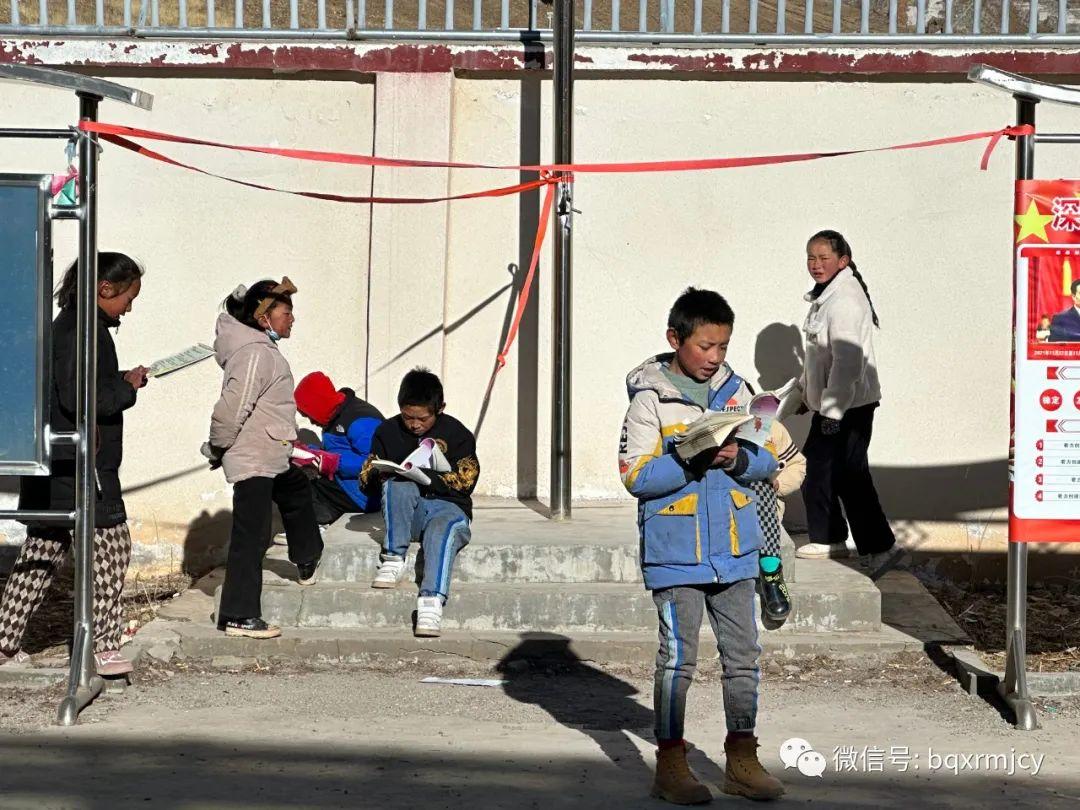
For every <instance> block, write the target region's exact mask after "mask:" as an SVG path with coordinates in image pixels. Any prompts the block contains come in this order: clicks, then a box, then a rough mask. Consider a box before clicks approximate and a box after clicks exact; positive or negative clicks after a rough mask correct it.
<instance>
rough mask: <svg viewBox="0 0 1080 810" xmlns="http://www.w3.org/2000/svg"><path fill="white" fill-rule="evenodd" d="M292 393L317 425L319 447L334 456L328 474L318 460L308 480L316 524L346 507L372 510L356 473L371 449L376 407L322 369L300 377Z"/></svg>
mask: <svg viewBox="0 0 1080 810" xmlns="http://www.w3.org/2000/svg"><path fill="white" fill-rule="evenodd" d="M295 398H296V410H297V411H299V412H300V413H301V414H303V415H304V416H306V417H307V418H308V419H309V420H310V421H312V422H314V423H315V424H316V425H318V426H319V427H321V428H322V447H321V448H319V449H321V450H323V451H324V452H326V453H330V454H332V455H333V456H336V458H337V467H336V469H334V471H333V473H332V474H327V470H326V468H325V465H321V464H320V465H319V466H318V467H317V469H316V470H315V472H317V473H318V474H317V475H316V476H315V477H314V478H312V480H311V500H312V502H313V503H314V505H315V519H316V520H317V521H318V522H319V525H320V526H328V525H330V524H331V523H333V522H334V521H335V520H337V519H338V518H339V517H341V516H342V515H344V514H345V513H346V512H374V511H375V510H376V509H378V508H379V500H378V495H377V494H376V496H375V497H369V496H368V494H367V493H366V492H364V490H363V489H361V488H360V481H359V477H360V470H362V469H363V467H364V463H365V462H366V461H367V458H368V456H369V455H371V440H372V437H373V435H374V434H375V430H376V429H377V428H378V427H379V425H381V424H382V422H383V415H382V414H381V413H379V409H378V408H376V407H375V406H374V405H372V404H371V403H370V402H365V401H364V400H362V399H360V397H358V396H356V392H355V391H353V390H352V389H351V388H342V389H341V390H338V388H337V387H336V386H335V385H334V383H333V382H331V380H330V378H329V377H327V376H326V375H325V374H324V373H323V372H321V371H313V372H311V373H310V374H308V375H307V376H306V377H304V379H302V380H300V383H299V384H298V385H297V386H296V392H295ZM311 466H314V465H311Z"/></svg>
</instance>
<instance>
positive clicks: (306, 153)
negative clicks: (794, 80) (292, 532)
mask: <svg viewBox="0 0 1080 810" xmlns="http://www.w3.org/2000/svg"><path fill="white" fill-rule="evenodd" d="M79 129H81V130H82V131H83V132H92V133H97V134H98V135H100V136H101V139H102V140H104V141H107V142H108V143H112V144H115V145H116V146H120V147H123V148H124V149H129V150H131V151H132V152H135V153H136V154H139V155H143V156H145V157H148V158H152V159H153V160H158V161H161V162H162V163H167V164H169V165H170V166H178V167H179V168H182V169H188V170H189V171H193V172H198V173H199V174H204V175H206V176H208V177H216V178H218V179H219V180H225V181H227V182H229V183H235V184H237V185H240V186H246V187H248V188H255V189H259V190H261V191H274V192H278V193H282V194H293V195H296V196H298V197H307V198H310V199H315V200H329V201H331V202H344V203H368V204H380V205H384V204H409V205H423V204H426V203H436V202H449V201H451V200H472V199H477V198H480V197H505V196H508V195H510V194H521V193H523V192H526V191H532V190H534V189H538V188H540V187H542V186H546V187H547V191H546V193H545V196H544V203H543V205H542V206H541V208H540V221H539V222H538V223H537V228H536V240H535V241H534V243H533V252H532V258H531V259H530V260H529V269H528V272H527V273H526V275H525V280H524V282H523V283H522V286H521V292H520V293H519V294H518V300H517V305H516V307H515V310H514V317H513V320H512V321H511V323H510V329H509V330H508V331H507V333H506V340H505V341H504V342H503V347H502V350H501V351H500V352H499V354H498V357H497V358H496V360H495V370H494V371H493V372H492V376H491V381H490V382H489V384H488V390H489V392H490V390H491V385H492V384H493V383H494V381H495V376H496V375H497V374H498V373H499V372H500V371H501V370H502V369H503V367H504V366H505V365H506V357H507V355H508V354H509V352H510V348H511V347H512V346H513V344H514V341H515V339H516V338H517V334H518V328H519V327H520V325H521V320H522V318H523V317H524V315H525V308H526V307H527V306H528V304H529V294H530V292H531V291H532V286H533V282H534V281H535V278H536V269H537V267H538V265H539V263H540V252H541V249H542V248H543V245H544V237H545V236H546V235H547V226H548V222H549V221H550V219H551V211H552V209H553V207H554V202H555V184H556V183H559V182H566V183H571V182H573V180H574V177H573V175H574V173H595V174H601V173H604V174H610V173H631V172H632V173H640V172H683V171H708V170H715V169H735V168H745V167H749V166H768V165H775V164H780V163H800V162H804V161H809V160H821V159H823V158H833V157H842V156H844V155H860V154H866V153H869V152H890V151H900V150H904V149H923V148H928V147H934V146H946V145H948V144H957V143H966V142H968V141H977V140H984V139H988V143H987V145H986V150H985V151H984V152H983V156H982V161H981V162H980V165H979V168H980V169H983V170H985V169H986V167H987V164H988V162H989V160H990V155H991V154H992V153H993V151H994V148H995V147H996V146H997V145H998V143H999V142H1000V141H1001V139H1002V138H1003V137H1010V138H1015V137H1019V136H1024V135H1032V134H1034V132H1035V128H1034V127H1032V126H1030V125H1027V124H1024V125H1021V126H1012V127H1005V128H1003V129H997V130H986V131H983V132H971V133H967V134H964V135H953V136H950V137H947V138H935V139H933V140H928V141H914V142H912V143H904V144H897V145H895V146H880V147H875V148H871V149H847V150H843V151H838V152H802V153H796V154H788V155H761V156H757V157H742V158H704V159H698V160H655V161H631V162H622V163H554V164H551V163H546V164H538V165H533V166H497V165H490V164H486V163H454V162H449V161H434V160H407V159H404V158H380V157H375V156H373V155H357V154H350V153H347V152H320V151H312V150H308V149H281V148H278V147H273V146H241V145H236V144H227V143H219V142H217V141H207V140H202V139H198V138H187V137H184V136H182V135H169V134H167V133H164V132H154V131H153V130H148V129H136V128H134V127H125V126H120V125H117V124H106V123H103V122H100V121H80V122H79ZM130 138H139V139H143V140H154V141H167V142H169V143H180V144H188V145H191V146H208V147H212V148H215V149H229V150H231V151H237V152H255V153H258V154H264V155H275V156H277V157H285V158H292V159H294V160H308V161H316V162H320V163H343V164H350V165H356V166H371V167H383V168H410V169H415V168H421V169H422V168H435V169H499V170H506V171H517V172H523V171H524V172H530V171H531V172H539V173H540V177H539V179H537V180H533V181H530V182H526V183H517V184H515V185H512V186H501V187H499V188H491V189H485V190H482V191H473V192H468V193H465V194H453V195H449V196H446V197H374V196H371V197H364V196H346V195H341V194H325V193H322V192H315V191H290V190H288V189H282V188H275V187H273V186H264V185H261V184H259V183H252V182H249V181H247V180H238V179H236V178H233V177H226V176H224V175H220V174H215V173H214V172H211V171H207V170H206V169H200V168H198V167H197V166H191V165H188V164H186V163H181V162H180V161H178V160H174V159H172V158H170V157H167V156H166V155H163V154H161V153H160V152H155V151H153V150H152V149H149V148H147V147H145V146H142V145H140V144H137V143H134V142H133V141H132V140H129V139H130Z"/></svg>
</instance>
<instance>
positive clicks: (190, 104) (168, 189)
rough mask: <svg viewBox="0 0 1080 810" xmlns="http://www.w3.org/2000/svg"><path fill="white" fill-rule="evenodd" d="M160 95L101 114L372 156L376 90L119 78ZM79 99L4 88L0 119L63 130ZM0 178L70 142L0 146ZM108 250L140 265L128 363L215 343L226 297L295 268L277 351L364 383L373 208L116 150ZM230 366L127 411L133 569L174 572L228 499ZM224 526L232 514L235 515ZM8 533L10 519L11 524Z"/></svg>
mask: <svg viewBox="0 0 1080 810" xmlns="http://www.w3.org/2000/svg"><path fill="white" fill-rule="evenodd" d="M124 81H127V82H128V83H130V84H131V85H133V86H138V87H139V88H141V89H144V90H147V91H149V92H151V93H153V94H154V96H155V105H154V111H153V112H150V113H148V112H143V111H140V110H134V109H123V108H121V107H120V105H117V104H108V103H105V104H103V105H102V118H103V120H108V121H112V122H117V123H124V124H131V125H134V126H142V127H147V128H151V129H160V130H164V131H170V132H181V133H184V134H189V135H194V136H197V137H198V136H204V137H207V138H211V139H217V140H228V141H232V142H234V143H249V144H264V143H274V144H279V145H303V146H307V147H312V148H326V149H333V150H339V151H364V152H369V151H370V150H371V144H372V140H373V92H372V90H373V88H372V86H371V85H370V84H358V83H355V82H344V81H342V82H319V81H303V82H301V81H278V80H219V79H149V78H130V79H125V80H124ZM73 114H77V106H76V103H75V99H74V97H73V96H69V95H68V94H65V93H63V92H59V91H47V90H35V89H30V88H26V87H22V86H19V85H11V84H5V85H3V86H2V87H0V120H2V121H4V123H5V124H12V123H14V122H18V125H21V126H50V127H54V126H65V125H67V124H69V123H71V122H72V121H73V120H74V118H75V115H73ZM4 146H5V148H4V150H3V152H2V153H0V170H4V171H12V170H15V171H19V170H21V171H43V172H49V171H56V170H59V169H62V168H63V162H62V161H63V153H62V144H54V143H25V142H20V143H19V144H18V145H17V146H16V145H15V143H14V142H12V141H5V142H4ZM156 148H157V149H158V150H159V151H161V152H164V153H165V154H168V155H169V156H171V157H176V158H177V159H180V160H184V161H189V162H194V163H196V164H197V165H199V166H203V167H206V168H208V169H210V170H213V171H217V172H220V173H223V174H229V175H234V176H237V177H241V178H243V179H247V180H252V181H254V182H258V183H263V184H267V185H277V186H283V187H286V188H293V189H303V190H326V191H334V192H338V193H346V194H358V195H362V194H368V193H369V190H370V187H371V174H370V170H367V169H362V168H352V167H348V168H342V167H337V166H334V167H331V166H326V165H322V164H316V163H297V162H292V161H285V160H280V159H273V158H269V157H261V156H243V157H239V156H236V155H234V154H233V153H228V152H222V151H216V150H210V149H195V148H190V147H188V148H185V147H173V146H169V145H160V146H158V147H156ZM99 200H100V212H101V213H100V231H99V245H100V247H101V249H103V250H121V251H125V252H129V253H131V254H132V255H134V256H136V257H138V258H139V259H140V260H141V261H143V262H144V263H145V267H146V277H145V279H144V284H143V289H142V294H141V295H140V297H139V298H138V299H137V300H136V302H135V305H134V310H133V312H132V313H131V314H130V315H129V316H127V318H126V319H125V320H124V322H123V324H122V326H121V328H120V329H119V332H118V333H117V334H116V336H115V341H116V346H117V350H118V353H119V357H120V362H121V364H122V366H131V365H135V364H138V363H146V364H149V363H150V362H152V361H153V360H155V359H157V358H159V357H162V356H165V355H167V354H170V353H172V352H174V351H176V350H178V349H181V348H183V347H185V346H188V345H190V344H192V343H194V342H196V341H204V342H212V340H213V336H214V335H213V326H214V321H215V318H216V316H217V312H218V307H219V304H220V302H221V300H222V299H223V298H224V297H225V296H226V295H227V294H228V293H229V292H230V291H231V290H232V289H233V288H234V287H235V286H236V285H237V284H238V283H239V282H245V283H250V282H252V281H255V280H258V279H260V278H266V277H271V276H273V277H278V278H280V276H281V275H283V274H284V275H288V276H289V277H290V278H291V279H292V280H293V281H294V282H295V283H296V285H297V287H298V288H299V293H298V295H297V296H296V307H295V312H296V318H297V322H296V326H295V328H294V332H293V334H294V335H295V337H294V339H292V340H290V341H288V342H286V343H283V344H282V347H283V351H284V353H285V355H286V356H287V357H288V358H289V360H290V362H291V364H292V367H293V372H294V374H295V376H296V377H297V379H299V377H300V376H301V375H303V374H304V373H306V372H307V371H310V370H312V369H315V368H320V369H322V370H324V371H326V372H327V373H328V374H330V375H331V377H332V378H333V379H335V381H337V382H338V383H339V384H341V385H346V384H353V385H360V386H362V384H363V370H364V363H365V349H366V340H365V331H366V330H365V325H364V323H363V319H364V312H365V309H366V295H367V276H368V248H369V234H370V228H369V219H370V207H369V206H367V205H335V204H332V203H325V202H318V201H313V200H305V199H302V198H299V197H292V196H289V195H285V194H271V193H267V192H256V191H252V190H250V189H245V188H242V187H240V186H236V185H232V184H229V183H226V182H223V181H220V180H216V179H213V178H208V177H203V176H199V175H196V174H194V173H190V172H185V171H182V170H179V169H176V168H172V167H168V166H165V165H163V164H159V163H153V162H151V161H149V160H146V159H145V158H142V157H137V156H135V155H132V154H130V153H128V152H125V151H123V150H121V149H119V148H116V147H112V146H106V147H105V151H104V153H103V155H102V161H101V182H100V197H99ZM54 244H55V252H56V258H55V265H56V270H57V275H58V277H59V274H60V273H61V272H62V271H63V269H64V268H65V267H66V266H67V264H68V263H69V261H70V260H71V259H72V257H73V256H74V255H75V254H76V251H77V243H76V229H75V227H74V226H73V224H72V223H60V224H58V225H57V227H56V231H55V238H54ZM220 385H221V372H220V369H218V367H217V366H216V364H214V362H213V361H207V362H206V363H203V364H202V365H199V366H196V367H194V368H192V369H189V370H186V371H183V372H180V373H177V374H175V375H173V376H170V377H165V378H163V379H161V380H152V381H151V382H150V384H149V386H148V387H147V388H146V389H145V390H144V391H142V392H141V393H140V394H139V401H138V403H137V405H136V407H135V408H134V409H132V410H131V411H129V412H128V414H127V416H126V432H125V461H124V466H123V469H122V480H123V482H124V485H125V489H126V490H127V492H128V494H127V496H126V500H127V504H128V512H129V515H130V517H131V527H132V531H133V535H134V537H135V540H136V549H137V557H136V564H137V565H139V564H141V565H142V566H143V567H145V568H148V569H169V568H178V567H179V565H180V561H181V560H182V559H183V556H184V545H185V541H186V540H187V541H188V542H189V543H190V549H189V550H190V551H192V552H194V556H195V557H198V556H199V555H200V554H202V552H203V548H204V545H205V542H204V539H203V538H200V537H198V536H192V537H191V538H190V539H189V538H188V535H189V524H191V523H192V522H193V521H197V522H198V524H197V525H198V527H200V528H201V527H203V526H205V525H206V522H207V520H208V519H210V518H215V517H216V518H217V521H218V522H217V524H216V526H215V527H214V528H216V529H217V530H218V531H216V532H211V533H204V534H206V536H207V538H209V536H210V535H211V534H213V535H214V536H216V537H217V538H218V539H220V528H221V524H222V518H224V517H226V516H225V515H223V514H222V510H227V509H229V508H230V504H231V493H230V491H229V487H228V486H227V485H226V484H225V481H224V479H223V477H222V476H221V473H220V472H210V471H209V470H207V469H205V462H204V460H203V459H202V457H201V456H200V455H199V445H200V444H201V443H202V442H203V441H205V439H206V432H207V426H208V423H209V414H210V409H211V407H212V406H213V403H214V400H215V399H216V397H217V393H218V391H219V389H220ZM225 523H226V524H227V520H226V521H225ZM5 525H6V526H7V527H8V528H9V529H13V528H14V527H13V525H12V524H5Z"/></svg>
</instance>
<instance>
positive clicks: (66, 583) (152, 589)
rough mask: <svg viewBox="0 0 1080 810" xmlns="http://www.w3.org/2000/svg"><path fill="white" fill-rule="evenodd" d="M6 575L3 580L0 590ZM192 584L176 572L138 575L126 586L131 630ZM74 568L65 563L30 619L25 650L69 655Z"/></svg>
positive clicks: (127, 619)
mask: <svg viewBox="0 0 1080 810" xmlns="http://www.w3.org/2000/svg"><path fill="white" fill-rule="evenodd" d="M5 582H6V577H4V578H3V579H2V580H0V590H2V589H3V586H4V584H5ZM190 585H191V577H189V576H187V575H184V574H174V575H171V576H166V577H156V578H153V579H146V578H140V577H138V576H134V577H131V578H129V579H128V581H127V582H126V583H125V586H124V597H123V613H124V623H125V626H126V627H127V628H128V629H127V632H128V633H132V632H134V631H135V630H136V629H138V628H139V627H142V626H143V625H145V624H146V623H147V622H150V621H152V620H153V619H154V617H155V616H157V611H158V609H159V608H160V607H161V605H162V604H164V603H165V602H166V601H168V600H169V599H171V598H172V597H173V595H174V594H176V593H179V592H181V591H183V590H185V589H186V588H187V587H188V586H190ZM74 587H75V586H74V580H73V569H72V568H71V566H70V565H64V566H63V567H62V568H61V570H60V571H59V573H58V574H57V576H56V578H55V579H54V580H53V584H52V587H51V588H50V589H49V592H48V594H46V597H45V600H44V602H42V605H41V607H40V608H39V609H38V611H37V613H35V614H34V617H33V618H32V619H31V620H30V625H29V627H28V628H27V631H26V636H25V638H24V639H23V649H24V650H26V651H27V652H28V653H30V654H31V655H33V656H34V657H35V658H43V659H52V658H63V657H66V656H67V654H68V649H67V648H68V644H69V643H70V641H71V628H72V625H73V623H74V602H73V593H74Z"/></svg>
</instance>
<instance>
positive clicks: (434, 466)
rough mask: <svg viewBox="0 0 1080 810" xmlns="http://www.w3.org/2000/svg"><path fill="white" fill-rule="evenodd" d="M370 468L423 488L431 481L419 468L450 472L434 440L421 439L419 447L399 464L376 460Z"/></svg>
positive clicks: (448, 465) (447, 462) (444, 457)
mask: <svg viewBox="0 0 1080 810" xmlns="http://www.w3.org/2000/svg"><path fill="white" fill-rule="evenodd" d="M371 466H372V467H374V468H375V469H376V470H379V471H381V472H386V473H391V474H392V475H397V476H400V477H401V478H407V479H408V480H410V481H415V482H416V483H417V484H420V485H421V486H425V487H426V486H428V485H429V484H430V483H431V479H430V478H428V476H427V474H426V473H425V472H424V470H423V469H421V468H427V469H429V470H434V471H435V472H440V473H446V472H450V462H449V461H447V460H446V456H445V455H444V454H443V451H442V450H440V449H439V445H437V444H435V440H434V439H421V440H420V446H419V447H417V448H416V449H415V450H413V451H412V452H411V453H410V454H409V456H408V458H406V459H405V460H404V461H403V462H401V463H400V464H396V463H394V462H393V461H385V460H383V459H381V458H377V459H374V460H373V461H372V462H371Z"/></svg>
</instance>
